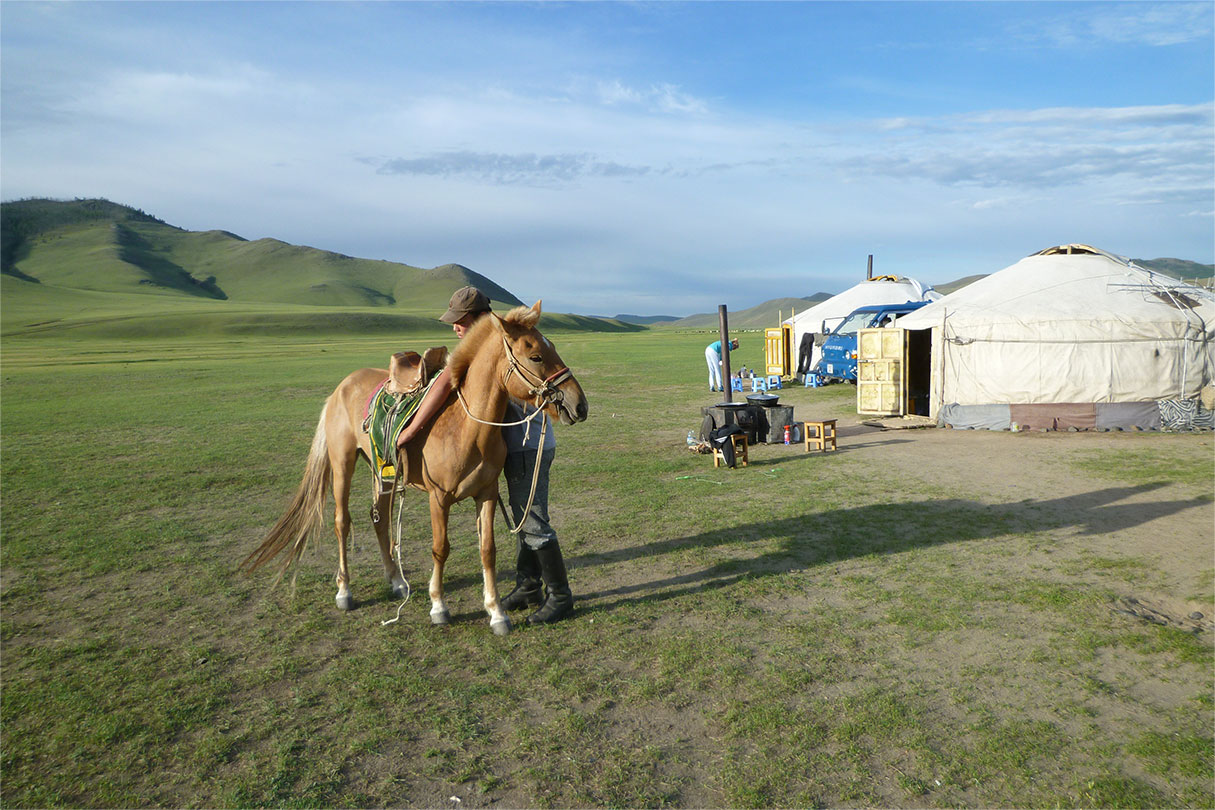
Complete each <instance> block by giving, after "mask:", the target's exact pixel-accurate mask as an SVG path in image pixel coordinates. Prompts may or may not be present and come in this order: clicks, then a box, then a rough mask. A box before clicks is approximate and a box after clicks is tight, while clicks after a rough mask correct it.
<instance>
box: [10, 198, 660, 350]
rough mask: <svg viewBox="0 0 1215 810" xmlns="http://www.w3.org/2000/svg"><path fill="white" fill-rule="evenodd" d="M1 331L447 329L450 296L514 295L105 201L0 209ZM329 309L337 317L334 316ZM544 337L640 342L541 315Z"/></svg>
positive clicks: (613, 326) (479, 279) (474, 280)
mask: <svg viewBox="0 0 1215 810" xmlns="http://www.w3.org/2000/svg"><path fill="white" fill-rule="evenodd" d="M0 235H2V240H0V280H2V282H3V288H2V289H3V317H4V333H5V334H6V335H13V334H16V333H23V332H26V331H32V332H35V333H37V332H39V331H55V330H65V329H73V330H76V331H77V333H81V334H83V333H86V332H87V333H90V334H105V335H112V336H122V335H130V336H139V335H145V334H156V333H159V332H163V331H164V330H165V329H166V328H167V327H166V326H165V325H164V322H165V321H166V320H167V319H170V318H171V319H172V322H173V326H174V328H175V329H177V330H179V333H183V334H184V333H190V334H211V333H220V332H222V333H228V334H232V333H238V334H239V333H247V332H275V331H278V332H284V333H286V332H292V331H300V330H315V331H320V332H325V333H343V332H351V333H365V332H376V331H389V330H402V329H411V330H415V331H416V330H417V329H427V328H436V329H441V328H446V327H445V326H444V325H443V324H440V323H438V322H437V321H435V317H436V316H437V314H438V313H441V312H443V311H444V310H445V309H446V308H447V301H448V298H449V297H450V296H451V292H452V291H453V290H455V289H457V288H458V287H463V286H465V285H468V284H471V285H473V286H476V287H477V288H478V289H480V290H481V291H482V292H484V293H485V294H486V295H488V296H489V298H490V300H491V301H492V302H493V304H494V307H495V309H499V310H503V309H509V308H510V307H515V306H519V305H521V304H522V303H523V302H522V301H520V300H519V299H518V298H517V297H516V296H515V295H513V294H512V293H511V292H510V291H509V290H506V289H505V288H503V287H502V286H500V285H498V284H497V283H495V282H494V281H492V280H491V279H489V278H487V277H485V276H483V275H481V274H480V273H477V272H474V271H473V270H470V269H469V268H467V267H464V266H462V265H459V264H445V265H441V266H439V267H434V268H430V269H425V268H420V267H413V266H410V265H406V264H398V263H394V262H387V261H377V260H372V259H358V258H354V257H351V256H345V255H343V254H340V253H334V252H331V251H326V250H318V249H316V248H312V247H304V246H300V245H291V244H288V243H286V242H282V241H279V240H277V239H257V240H253V241H250V240H247V239H244V238H242V237H240V236H237V235H236V234H234V233H230V232H228V231H221V230H214V231H188V230H184V229H182V228H178V227H175V226H173V225H170V224H168V223H166V222H164V221H162V220H160V219H158V218H156V217H154V216H152V215H150V214H147V213H144V212H143V211H140V210H138V209H136V208H132V207H129V206H125V205H120V204H118V203H113V202H110V201H108V200H71V201H62V200H46V199H30V200H19V201H15V202H6V203H2V204H0ZM327 310H328V312H326V311H327ZM542 324H543V325H544V327H545V328H549V329H553V328H556V329H571V330H595V331H637V330H640V329H644V328H645V327H643V326H639V325H636V324H626V323H623V322H621V321H616V320H612V319H598V318H590V317H586V316H581V315H564V314H560V313H550V312H546V313H545V314H544V318H543V321H542Z"/></svg>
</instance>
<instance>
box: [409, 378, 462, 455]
mask: <svg viewBox="0 0 1215 810" xmlns="http://www.w3.org/2000/svg"><path fill="white" fill-rule="evenodd" d="M450 394H451V374H449V373H448V371H447V369H443V370H442V371H440V372H439V376H437V377H435V381H434V384H433V385H431V386H430V388H429V389H428V390H427V391H426V396H425V397H423V398H422V402H421V404H419V405H418V409H417V411H415V412H414V415H413V418H412V419H410V420H409V424H408V425H406V426H405V429H404V430H402V431H401V434H400V435H399V436H397V447H403V446H404V445H405V443H406V442H408V441H411V440H413V438H414V437H416V436H417V435H418V434H419V433H421V432H422V428H424V427H426V426H427V425H429V424H430V422H431V420H432V419H434V418H435V414H437V413H438V412H439V409H440V408H442V407H443V403H444V402H446V401H447V397H448V396H449V395H450Z"/></svg>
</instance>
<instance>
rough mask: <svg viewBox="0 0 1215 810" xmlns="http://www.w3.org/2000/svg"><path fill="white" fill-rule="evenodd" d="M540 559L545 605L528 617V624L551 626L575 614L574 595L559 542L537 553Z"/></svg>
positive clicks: (554, 542) (550, 544) (552, 543)
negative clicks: (552, 623) (567, 577)
mask: <svg viewBox="0 0 1215 810" xmlns="http://www.w3.org/2000/svg"><path fill="white" fill-rule="evenodd" d="M536 556H537V557H539V558H540V577H541V578H542V579H543V580H544V590H545V594H546V596H545V599H544V604H543V605H541V606H540V609H539V610H537V611H536V612H535V613H533V614H532V615H530V616H528V617H527V623H528V624H550V623H551V622H556V621H560V620H561V619H564V618H565V617H566V616H568V615H570V614H571V613H573V612H574V594H573V593H571V592H570V584H569V582H568V581H567V579H566V573H565V560H564V559H562V557H561V546H559V545H557V541H556V540H554V541H553V542H551V543H549V544H548V545H546V546H544V547H543V548H541V549H539V550H538V551H536Z"/></svg>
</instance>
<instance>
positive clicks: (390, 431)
mask: <svg viewBox="0 0 1215 810" xmlns="http://www.w3.org/2000/svg"><path fill="white" fill-rule="evenodd" d="M434 383H435V378H432V379H431V380H430V382H429V383H427V384H426V387H425V388H423V389H422V390H421V391H418V392H416V393H413V394H394V393H390V392H389V391H388V388H387V386H388V380H384V382H382V383H380V387H379V388H377V389H376V391H375V393H374V394H372V395H371V399H370V400H369V401H368V403H367V414H366V417H365V418H364V420H363V430H365V431H367V434H368V436H369V437H370V438H371V455H372V459H371V469H372V471H374V472H375V477H376V480H377V481H378V482H379V483H380V485H381V487H380V488H381V491H383V487H384V485H385V484H387V485H388V486H389V487H391V485H392V482H394V481H395V480H396V477H397V470H396V455H397V437H398V436H400V435H401V431H402V430H404V429H405V426H406V425H407V424H409V420H410V419H411V418H412V417H413V415H414V413H415V412H416V411H417V410H418V405H420V404H421V402H422V398H423V397H425V396H426V392H427V391H429V390H430V387H431V386H432V385H434Z"/></svg>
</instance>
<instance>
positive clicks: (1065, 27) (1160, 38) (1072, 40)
mask: <svg viewBox="0 0 1215 810" xmlns="http://www.w3.org/2000/svg"><path fill="white" fill-rule="evenodd" d="M1048 8H1049V6H1048ZM1074 8H1075V10H1074V11H1071V12H1069V13H1067V14H1055V15H1052V16H1050V17H1048V18H1045V19H1040V20H1033V21H1031V22H1027V23H1024V24H1022V25H1020V26H1018V27H1017V35H1018V36H1019V38H1021V39H1023V40H1028V41H1040V42H1045V43H1048V44H1050V45H1052V46H1061V47H1069V48H1076V47H1088V46H1093V45H1104V44H1110V43H1113V44H1116V45H1146V46H1149V47H1167V46H1171V45H1181V44H1185V43H1190V42H1202V41H1204V40H1205V41H1209V40H1210V38H1211V34H1212V6H1211V4H1210V3H1206V2H1199V3H1192V2H1167V3H1092V4H1080V5H1079V6H1076V7H1074Z"/></svg>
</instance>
